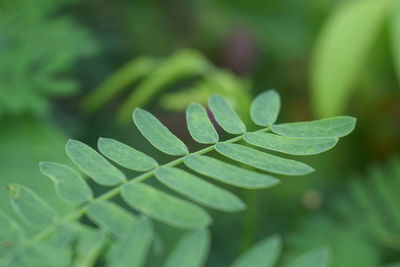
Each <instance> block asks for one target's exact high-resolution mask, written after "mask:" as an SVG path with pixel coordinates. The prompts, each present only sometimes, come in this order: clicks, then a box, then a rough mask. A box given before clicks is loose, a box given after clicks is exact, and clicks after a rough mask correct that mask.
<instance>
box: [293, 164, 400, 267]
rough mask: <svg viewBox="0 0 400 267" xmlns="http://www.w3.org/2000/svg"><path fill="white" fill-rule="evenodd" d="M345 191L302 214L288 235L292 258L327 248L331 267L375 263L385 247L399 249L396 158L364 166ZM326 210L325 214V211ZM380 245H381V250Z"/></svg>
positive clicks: (399, 167) (398, 170)
mask: <svg viewBox="0 0 400 267" xmlns="http://www.w3.org/2000/svg"><path fill="white" fill-rule="evenodd" d="M346 185H347V190H344V191H342V192H340V193H337V195H336V196H333V197H331V198H327V199H326V202H327V206H328V207H329V208H328V209H325V210H322V211H320V212H318V214H317V215H313V216H311V217H309V218H305V219H304V220H303V222H302V223H301V225H300V227H299V229H296V230H295V231H293V232H291V233H289V234H288V239H287V242H288V247H291V248H292V250H291V251H290V252H288V255H291V256H292V257H293V256H295V255H298V254H299V253H304V251H306V250H309V249H312V248H315V247H320V246H329V247H330V248H331V249H332V253H333V255H334V258H335V259H334V261H333V264H332V266H334V267H348V266H365V267H375V266H380V262H382V259H383V258H384V255H385V254H384V253H386V252H385V251H393V252H394V253H395V254H398V252H399V251H400V241H399V236H400V212H399V209H398V207H397V203H399V201H400V197H399V189H400V159H399V158H398V156H397V157H393V158H391V159H390V160H389V161H388V163H386V164H384V165H382V166H379V165H373V166H368V167H367V174H366V175H360V174H357V175H356V174H352V175H350V176H349V182H347V183H346ZM328 212H329V213H328ZM384 248H386V249H384Z"/></svg>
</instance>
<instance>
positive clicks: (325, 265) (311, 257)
mask: <svg viewBox="0 0 400 267" xmlns="http://www.w3.org/2000/svg"><path fill="white" fill-rule="evenodd" d="M331 257H332V256H331V252H330V250H329V249H327V248H319V249H316V250H313V251H310V252H308V253H306V254H304V255H302V256H300V257H299V258H297V259H295V260H294V261H293V262H291V263H290V264H289V265H288V267H308V266H319V267H329V266H331Z"/></svg>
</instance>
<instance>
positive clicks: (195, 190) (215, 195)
mask: <svg viewBox="0 0 400 267" xmlns="http://www.w3.org/2000/svg"><path fill="white" fill-rule="evenodd" d="M155 175H156V178H157V180H158V181H160V182H161V183H163V184H164V185H166V186H167V187H169V188H171V189H173V190H174V191H176V192H179V193H181V194H182V195H184V196H187V197H188V198H190V199H192V200H194V201H196V202H199V203H200V204H203V205H204V206H207V207H210V208H214V209H217V210H222V211H240V210H243V209H244V208H245V207H246V205H245V204H244V203H243V202H242V201H241V200H240V199H239V198H238V197H237V196H235V195H234V194H232V193H230V192H229V191H226V190H224V189H222V188H220V187H218V186H215V185H213V184H211V183H209V182H206V181H204V180H203V179H200V178H197V177H196V176H195V175H192V174H190V173H188V172H186V171H183V170H180V169H177V168H171V167H161V168H158V169H157V171H156V172H155Z"/></svg>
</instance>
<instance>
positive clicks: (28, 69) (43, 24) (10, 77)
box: [0, 0, 98, 116]
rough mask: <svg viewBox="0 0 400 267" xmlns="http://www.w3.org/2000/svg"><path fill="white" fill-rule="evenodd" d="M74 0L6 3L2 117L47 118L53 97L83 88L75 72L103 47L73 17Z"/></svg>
mask: <svg viewBox="0 0 400 267" xmlns="http://www.w3.org/2000/svg"><path fill="white" fill-rule="evenodd" d="M68 2H70V1H66V0H62V1H51V0H40V1H30V0H18V1H14V0H4V1H1V3H0V61H1V64H0V116H4V115H20V114H24V113H25V114H26V113H29V114H43V113H44V112H45V111H46V110H47V109H48V106H49V105H48V101H49V100H48V99H49V98H54V97H65V96H69V95H71V94H73V93H75V92H76V91H77V90H78V89H79V82H78V81H77V80H76V79H75V78H74V76H73V73H72V72H71V69H72V67H73V65H74V64H76V63H77V59H79V58H82V57H85V56H91V55H93V54H95V53H96V52H97V50H98V45H97V44H96V43H95V42H94V40H93V39H92V38H91V37H90V35H89V33H88V31H87V30H86V29H85V28H83V27H81V26H79V25H78V24H77V23H76V22H75V21H74V20H73V19H72V17H70V16H67V15H64V16H59V15H58V14H57V12H60V10H61V9H62V8H63V7H65V6H66V5H67V4H68Z"/></svg>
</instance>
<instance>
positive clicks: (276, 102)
mask: <svg viewBox="0 0 400 267" xmlns="http://www.w3.org/2000/svg"><path fill="white" fill-rule="evenodd" d="M280 108H281V99H280V97H279V94H278V93H277V92H276V91H275V90H268V91H265V92H264V93H261V94H259V95H258V96H257V97H256V98H255V99H254V100H253V102H252V103H251V108H250V115H251V119H252V120H253V121H254V123H255V124H257V125H260V126H270V125H272V124H274V123H275V122H276V119H277V118H278V115H279V110H280Z"/></svg>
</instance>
